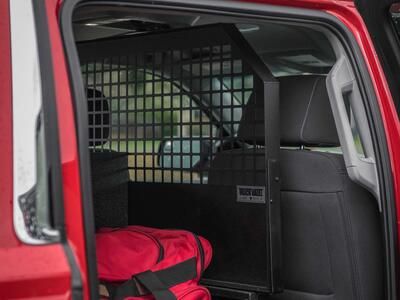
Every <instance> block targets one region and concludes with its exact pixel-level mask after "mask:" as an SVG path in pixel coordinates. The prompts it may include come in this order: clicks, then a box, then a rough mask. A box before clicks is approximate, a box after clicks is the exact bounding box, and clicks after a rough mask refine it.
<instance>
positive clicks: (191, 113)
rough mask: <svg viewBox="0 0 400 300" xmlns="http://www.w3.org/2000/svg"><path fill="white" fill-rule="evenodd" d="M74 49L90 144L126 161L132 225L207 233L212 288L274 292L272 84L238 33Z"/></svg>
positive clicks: (219, 28)
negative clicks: (212, 251) (83, 89)
mask: <svg viewBox="0 0 400 300" xmlns="http://www.w3.org/2000/svg"><path fill="white" fill-rule="evenodd" d="M78 52H79V56H80V60H81V68H82V75H83V79H84V84H85V87H86V89H87V96H88V111H89V138H90V140H89V147H90V150H91V151H92V152H96V153H102V152H119V153H125V154H127V156H128V159H127V161H128V169H129V177H130V185H129V191H132V195H134V197H133V198H134V199H133V198H132V200H131V199H129V219H130V220H129V222H130V223H132V222H139V223H142V224H146V225H149V226H159V227H167V228H171V227H172V228H174V227H177V228H187V229H189V230H193V231H195V232H197V233H200V234H202V235H204V236H205V237H207V238H209V239H210V241H211V242H212V244H213V247H214V249H216V250H215V257H214V261H213V264H212V266H211V267H210V268H209V270H208V271H207V274H206V275H205V278H206V279H207V280H209V281H208V283H210V284H214V285H223V286H229V287H236V288H243V287H244V286H245V287H246V289H253V290H257V291H265V292H273V291H275V290H277V289H278V288H279V269H280V260H279V258H278V259H276V258H275V259H273V254H274V253H277V252H279V251H280V250H279V249H280V242H279V241H280V240H279V233H280V227H279V183H278V182H277V181H275V180H273V178H276V177H277V176H278V168H277V152H278V151H279V133H278V131H277V128H278V115H279V114H278V107H277V103H278V101H277V100H278V89H279V86H278V83H277V81H276V80H275V78H274V77H273V76H272V75H271V73H270V72H269V70H268V69H267V68H266V66H265V65H264V63H263V62H262V61H261V59H260V58H259V57H258V56H257V55H256V53H255V52H254V51H253V49H252V48H251V47H250V45H249V44H248V43H247V41H246V40H245V39H244V38H243V37H242V35H241V34H240V32H239V31H238V30H237V28H236V27H235V26H234V25H233V24H215V25H208V26H199V27H193V28H188V29H181V30H175V31H166V32H160V33H151V34H145V35H133V36H127V37H118V38H113V39H106V40H99V41H92V42H84V43H79V44H78ZM271 178H272V179H271ZM177 187H178V188H177ZM190 197H192V199H188V198H190ZM189 200H191V201H189ZM186 205H188V206H186ZM154 206H157V207H158V208H159V209H158V210H157V211H155V210H154ZM185 207H186V208H185ZM209 207H212V209H211V210H210V209H209ZM178 208H179V209H178ZM180 209H181V210H182V211H184V212H185V216H183V214H182V211H180ZM149 211H151V213H150V214H146V212H149ZM175 214H178V217H176V218H175ZM201 216H204V218H201ZM249 217H250V218H252V226H247V225H246V223H247V222H248V220H249ZM204 219H207V222H205V221H203V220H204ZM132 220H133V221H132ZM271 228H272V230H271ZM227 245H229V247H228V248H229V249H227ZM231 249H234V250H235V251H233V250H231ZM245 253H246V255H245V256H243V255H244V254H245ZM278 256H279V255H278ZM278 256H277V257H278ZM254 257H256V259H255V260H254ZM254 264H256V265H257V267H256V266H254ZM238 270H240V272H237V271H238ZM221 282H222V283H221Z"/></svg>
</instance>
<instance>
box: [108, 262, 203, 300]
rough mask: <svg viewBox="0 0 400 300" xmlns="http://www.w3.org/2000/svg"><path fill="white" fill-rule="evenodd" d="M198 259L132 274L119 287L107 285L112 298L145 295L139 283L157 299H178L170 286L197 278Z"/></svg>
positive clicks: (121, 299)
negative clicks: (158, 269) (162, 268)
mask: <svg viewBox="0 0 400 300" xmlns="http://www.w3.org/2000/svg"><path fill="white" fill-rule="evenodd" d="M196 276H197V261H196V258H195V257H193V258H190V259H188V260H186V261H184V262H181V263H179V264H176V265H174V266H172V267H169V268H167V269H164V270H160V271H156V272H153V271H150V270H149V271H145V272H143V273H140V274H137V275H135V276H132V279H130V280H128V281H126V282H124V283H123V284H121V285H120V286H118V287H115V286H111V285H106V287H107V290H108V292H109V295H110V299H112V300H123V299H124V298H126V297H138V296H143V294H144V293H143V291H140V290H139V287H138V284H137V283H140V284H141V285H142V286H143V287H145V288H146V289H147V291H148V292H149V293H151V294H152V295H153V296H154V298H155V299H156V300H176V297H175V295H174V294H173V293H172V292H171V291H170V288H171V287H173V286H175V285H178V284H180V283H183V282H185V281H188V280H191V279H194V278H196Z"/></svg>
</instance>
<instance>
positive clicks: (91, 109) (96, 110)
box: [86, 88, 110, 146]
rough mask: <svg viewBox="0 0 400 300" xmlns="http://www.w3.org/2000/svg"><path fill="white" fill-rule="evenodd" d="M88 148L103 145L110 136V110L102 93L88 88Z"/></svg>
mask: <svg viewBox="0 0 400 300" xmlns="http://www.w3.org/2000/svg"><path fill="white" fill-rule="evenodd" d="M86 96H87V99H88V119H89V146H98V145H102V144H105V143H106V142H107V141H108V137H109V135H110V108H109V105H108V101H107V99H106V97H105V96H104V95H103V93H102V92H100V91H98V90H95V89H90V88H88V89H87V91H86Z"/></svg>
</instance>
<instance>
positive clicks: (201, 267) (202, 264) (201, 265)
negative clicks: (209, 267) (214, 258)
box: [169, 228, 205, 276]
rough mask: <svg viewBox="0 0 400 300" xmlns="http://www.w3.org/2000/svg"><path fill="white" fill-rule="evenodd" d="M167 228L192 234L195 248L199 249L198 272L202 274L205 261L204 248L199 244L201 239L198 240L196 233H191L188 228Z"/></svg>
mask: <svg viewBox="0 0 400 300" xmlns="http://www.w3.org/2000/svg"><path fill="white" fill-rule="evenodd" d="M169 230H177V231H183V232H187V233H189V234H191V235H192V236H193V238H194V239H195V241H196V244H197V249H198V250H199V254H200V273H201V274H203V272H204V264H205V262H204V248H203V245H202V244H201V241H200V239H199V237H198V235H197V234H195V233H193V232H191V231H189V230H184V229H175V228H173V229H169ZM201 274H200V276H201Z"/></svg>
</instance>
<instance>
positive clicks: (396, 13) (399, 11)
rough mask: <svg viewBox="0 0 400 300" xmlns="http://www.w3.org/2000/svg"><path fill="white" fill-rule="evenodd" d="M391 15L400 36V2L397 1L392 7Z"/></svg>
mask: <svg viewBox="0 0 400 300" xmlns="http://www.w3.org/2000/svg"><path fill="white" fill-rule="evenodd" d="M390 15H391V17H392V19H393V23H394V27H395V29H396V31H397V34H398V36H399V37H400V3H395V4H393V5H392V6H391V8H390Z"/></svg>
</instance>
